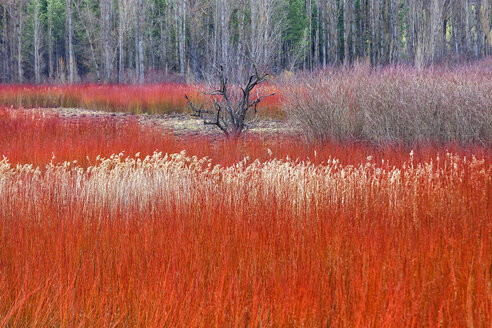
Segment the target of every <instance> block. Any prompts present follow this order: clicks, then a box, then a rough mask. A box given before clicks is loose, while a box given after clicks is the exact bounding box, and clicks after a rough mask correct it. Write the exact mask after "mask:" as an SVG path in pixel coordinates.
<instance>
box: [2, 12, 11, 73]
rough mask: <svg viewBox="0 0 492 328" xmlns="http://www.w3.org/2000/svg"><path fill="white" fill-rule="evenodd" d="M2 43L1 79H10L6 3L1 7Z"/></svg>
mask: <svg viewBox="0 0 492 328" xmlns="http://www.w3.org/2000/svg"><path fill="white" fill-rule="evenodd" d="M2 45H3V49H2V50H3V53H2V55H3V74H2V75H3V76H2V79H1V81H2V82H8V81H10V78H11V77H10V61H9V47H8V33H7V5H4V7H3V34H2Z"/></svg>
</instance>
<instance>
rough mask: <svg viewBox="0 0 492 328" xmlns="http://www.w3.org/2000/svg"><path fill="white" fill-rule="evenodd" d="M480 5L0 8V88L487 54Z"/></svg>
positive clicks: (374, 1)
mask: <svg viewBox="0 0 492 328" xmlns="http://www.w3.org/2000/svg"><path fill="white" fill-rule="evenodd" d="M491 4H492V1H490V0H429V1H421V0H420V1H419V0H0V35H1V37H0V73H1V82H4V83H12V82H28V81H29V82H38V83H40V82H44V81H59V82H77V81H80V80H100V81H104V82H144V81H155V80H158V79H162V78H163V77H166V76H167V77H169V76H170V75H174V74H178V75H180V76H186V77H188V78H190V79H192V78H194V79H201V78H202V77H203V76H204V75H206V74H207V72H208V71H209V70H210V68H211V67H213V66H214V65H215V66H217V65H219V64H226V65H227V66H229V67H234V68H236V69H238V70H239V69H241V68H247V66H249V65H251V64H252V63H253V62H254V63H256V64H257V65H258V66H260V67H266V68H269V69H271V70H273V71H277V72H279V71H282V70H285V69H286V70H294V69H297V68H302V69H315V68H318V67H324V66H326V65H331V64H335V65H339V64H347V63H352V62H354V61H365V62H370V63H371V64H373V65H380V64H382V65H385V64H391V63H395V62H405V63H411V64H415V65H417V66H423V65H428V64H433V63H435V62H438V61H441V60H442V59H443V58H446V59H450V58H451V59H452V58H464V57H483V56H486V55H488V54H490V51H491V37H492V32H491V26H492V24H491V22H492V15H491V12H492V8H491Z"/></svg>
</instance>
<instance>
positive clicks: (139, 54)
mask: <svg viewBox="0 0 492 328" xmlns="http://www.w3.org/2000/svg"><path fill="white" fill-rule="evenodd" d="M137 1H138V2H137V3H138V6H137V8H138V10H137V28H136V46H137V47H136V58H137V60H136V63H135V65H136V67H137V77H138V83H140V84H143V83H144V82H145V67H144V47H143V33H144V31H143V24H142V20H143V17H144V10H143V0H137Z"/></svg>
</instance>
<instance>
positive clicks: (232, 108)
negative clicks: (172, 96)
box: [185, 66, 274, 139]
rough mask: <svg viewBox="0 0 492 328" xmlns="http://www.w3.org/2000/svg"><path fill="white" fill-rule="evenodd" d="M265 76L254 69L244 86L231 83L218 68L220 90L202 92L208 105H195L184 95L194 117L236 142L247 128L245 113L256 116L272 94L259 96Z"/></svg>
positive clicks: (222, 70) (222, 69) (221, 69)
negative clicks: (262, 102)
mask: <svg viewBox="0 0 492 328" xmlns="http://www.w3.org/2000/svg"><path fill="white" fill-rule="evenodd" d="M267 77H268V74H266V73H259V72H258V69H257V68H256V66H255V67H254V74H251V75H250V76H249V78H248V80H247V81H246V84H245V85H244V86H241V85H237V84H230V83H229V78H227V76H226V73H225V70H224V67H223V66H220V68H219V69H218V80H219V87H218V88H217V89H216V90H213V91H211V92H206V93H204V94H205V95H206V96H208V97H209V99H210V102H211V106H208V107H205V105H203V104H202V105H200V106H198V105H197V104H194V103H193V102H192V101H191V99H190V98H189V97H188V96H187V95H186V96H185V97H186V99H187V100H188V104H189V105H190V107H191V109H192V110H193V115H194V116H197V117H200V118H202V119H203V122H204V124H205V125H214V126H216V127H218V128H219V129H220V130H222V132H224V134H225V136H226V137H227V138H232V139H237V138H238V137H239V136H240V135H241V133H242V132H243V130H244V129H245V128H246V127H247V125H246V114H247V113H248V112H249V111H250V110H253V111H254V114H256V111H257V106H258V104H259V103H260V102H261V101H262V99H264V98H266V97H270V96H273V95H274V93H271V94H262V92H261V85H262V84H263V83H264V82H265V81H266V80H267Z"/></svg>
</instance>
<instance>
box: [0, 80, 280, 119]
mask: <svg viewBox="0 0 492 328" xmlns="http://www.w3.org/2000/svg"><path fill="white" fill-rule="evenodd" d="M265 89H268V90H267V91H268V93H271V92H278V91H277V90H276V88H274V87H273V86H269V87H267V88H265ZM197 90H205V87H204V86H200V85H198V86H194V85H186V84H177V83H164V84H156V85H145V86H135V85H97V84H86V85H69V86H32V85H0V105H8V106H10V105H14V106H15V107H25V108H37V107H43V108H51V107H73V108H89V109H97V110H101V111H107V112H126V113H134V114H141V113H148V114H165V113H173V112H187V111H189V109H188V104H187V102H186V99H185V97H184V96H185V94H187V95H188V96H189V97H190V98H192V99H193V98H196V99H200V98H203V97H202V94H201V92H197ZM279 107H280V104H279V102H278V97H277V98H266V99H264V101H262V106H260V111H261V110H262V109H263V112H265V109H268V113H269V115H278V112H279V110H280V108H279Z"/></svg>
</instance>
